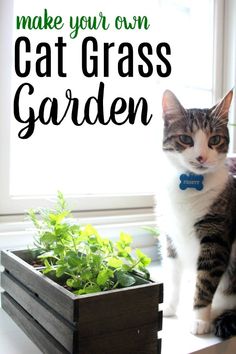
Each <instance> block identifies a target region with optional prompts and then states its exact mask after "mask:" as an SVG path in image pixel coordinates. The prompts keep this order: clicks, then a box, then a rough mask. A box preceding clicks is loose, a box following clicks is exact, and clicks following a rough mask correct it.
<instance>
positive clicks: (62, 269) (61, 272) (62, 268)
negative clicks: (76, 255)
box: [56, 266, 67, 278]
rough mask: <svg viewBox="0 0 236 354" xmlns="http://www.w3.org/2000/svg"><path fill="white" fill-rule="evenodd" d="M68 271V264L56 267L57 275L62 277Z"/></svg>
mask: <svg viewBox="0 0 236 354" xmlns="http://www.w3.org/2000/svg"><path fill="white" fill-rule="evenodd" d="M66 271H67V267H66V266H59V267H58V268H57V269H56V276H57V277H58V278H60V277H61V276H62V275H64V274H65V272H66Z"/></svg>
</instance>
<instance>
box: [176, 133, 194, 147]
mask: <svg viewBox="0 0 236 354" xmlns="http://www.w3.org/2000/svg"><path fill="white" fill-rule="evenodd" d="M179 141H180V142H181V143H182V144H185V145H191V146H192V145H193V139H192V137H191V136H189V135H179Z"/></svg>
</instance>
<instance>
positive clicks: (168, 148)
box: [163, 91, 233, 174]
mask: <svg viewBox="0 0 236 354" xmlns="http://www.w3.org/2000/svg"><path fill="white" fill-rule="evenodd" d="M232 95H233V93H232V91H230V92H229V93H228V94H227V95H226V96H225V97H224V99H223V100H222V101H221V102H220V103H219V104H218V105H216V106H214V107H213V108H211V109H184V108H183V106H182V105H181V104H180V102H179V101H178V99H177V98H176V96H175V95H174V94H173V93H172V92H171V91H165V93H164V95H163V119H164V136H163V150H164V151H165V152H166V154H167V156H168V157H169V159H170V160H171V161H172V164H173V165H175V166H176V168H178V169H179V170H180V171H183V172H184V171H189V172H193V173H196V174H205V173H208V172H212V171H214V170H216V169H217V168H218V167H219V166H221V165H222V164H223V163H224V160H225V156H226V153H227V151H228V145H229V132H228V128H227V123H228V111H229V107H230V103H231V99H232Z"/></svg>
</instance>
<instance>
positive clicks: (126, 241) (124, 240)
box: [120, 232, 133, 246]
mask: <svg viewBox="0 0 236 354" xmlns="http://www.w3.org/2000/svg"><path fill="white" fill-rule="evenodd" d="M120 241H122V243H124V244H125V245H126V246H129V245H130V244H131V242H132V241H133V239H132V236H130V235H129V234H126V233H125V232H121V233H120Z"/></svg>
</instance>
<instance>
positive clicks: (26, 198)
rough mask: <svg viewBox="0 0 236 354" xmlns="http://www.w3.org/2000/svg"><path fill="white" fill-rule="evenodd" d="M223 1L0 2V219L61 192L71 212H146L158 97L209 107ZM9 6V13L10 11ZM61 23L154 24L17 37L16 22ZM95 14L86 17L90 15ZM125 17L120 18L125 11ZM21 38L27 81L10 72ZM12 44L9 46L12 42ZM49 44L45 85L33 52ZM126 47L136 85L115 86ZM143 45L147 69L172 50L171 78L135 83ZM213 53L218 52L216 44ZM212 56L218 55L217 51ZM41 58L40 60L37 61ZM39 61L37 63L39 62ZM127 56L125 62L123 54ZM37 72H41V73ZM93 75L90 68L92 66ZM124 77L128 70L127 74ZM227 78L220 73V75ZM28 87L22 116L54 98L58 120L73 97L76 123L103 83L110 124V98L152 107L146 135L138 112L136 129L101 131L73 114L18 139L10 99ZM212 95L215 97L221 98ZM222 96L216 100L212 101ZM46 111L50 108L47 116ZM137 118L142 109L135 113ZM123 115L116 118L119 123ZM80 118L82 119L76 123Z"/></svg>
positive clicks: (154, 178)
mask: <svg viewBox="0 0 236 354" xmlns="http://www.w3.org/2000/svg"><path fill="white" fill-rule="evenodd" d="M219 3H222V2H219V1H214V0H199V1H190V0H180V1H177V0H167V1H164V0H159V1H150V2H143V1H136V2H135V8H133V6H132V4H131V2H130V3H128V2H127V1H124V0H121V1H119V2H118V4H112V6H110V4H109V3H108V2H106V1H105V0H104V1H100V2H99V6H98V5H97V2H94V4H96V5H94V6H91V1H87V2H83V3H80V4H79V3H78V1H70V6H68V3H65V2H64V1H50V2H48V1H40V2H36V3H35V4H34V6H33V7H32V2H31V1H30V0H23V1H21V2H18V1H14V2H9V1H7V0H4V1H2V2H1V11H0V17H1V21H0V25H1V32H0V36H1V44H0V45H1V48H0V50H1V51H0V53H1V66H0V68H1V69H0V70H1V82H0V85H1V86H0V91H1V95H0V96H1V97H0V100H1V101H0V103H1V106H0V110H1V112H0V113H1V120H0V138H1V139H0V168H1V169H0V177H1V185H0V194H1V200H0V214H17V213H22V212H24V210H25V209H26V208H28V207H34V206H38V205H42V206H43V205H45V203H47V199H50V197H51V196H52V195H55V193H56V192H57V190H61V191H62V192H63V193H64V194H65V195H66V196H67V197H68V198H69V199H70V200H71V205H72V207H73V208H74V209H77V210H78V209H79V210H101V209H103V210H104V209H106V210H108V209H109V210H110V209H124V208H125V209H129V208H152V206H153V193H154V192H155V185H156V183H158V169H159V168H160V167H159V165H160V164H159V163H158V158H157V150H158V148H159V144H160V142H161V130H162V128H161V123H162V120H161V95H162V92H163V90H164V89H165V88H170V89H172V90H173V91H174V92H176V94H177V96H178V97H179V98H180V100H182V102H183V104H185V105H186V106H192V105H194V106H197V105H199V106H201V107H203V106H210V105H212V103H213V102H214V101H215V96H217V95H218V96H220V95H221V94H222V91H223V89H222V85H221V84H220V86H221V88H220V89H219V80H218V81H217V82H216V79H215V78H216V77H217V78H218V79H219V77H220V83H222V75H221V74H219V70H218V67H217V65H218V66H219V63H218V62H217V65H216V61H215V57H216V55H217V57H218V56H219V55H220V56H222V50H221V51H220V49H219V48H221V49H222V48H223V46H221V42H222V41H223V38H221V37H222V36H220V34H219V33H220V31H219V30H218V26H219V25H220V24H221V23H222V21H223V20H222V19H223V12H220V11H218V12H217V9H218V8H219V6H220V5H219ZM13 4H14V5H13ZM44 9H47V10H48V13H49V15H52V16H57V15H61V16H62V17H63V19H64V20H65V22H66V21H68V18H69V16H70V15H74V16H76V15H78V16H81V15H87V16H88V15H95V16H98V14H99V12H100V11H102V12H103V15H105V16H106V17H107V19H108V20H111V19H114V18H115V16H117V15H119V14H121V13H122V15H124V16H127V18H128V17H132V16H134V15H139V14H142V15H144V14H146V15H147V17H148V20H149V22H150V28H149V29H148V30H146V31H145V30H142V31H139V32H137V30H133V31H132V30H129V31H125V30H112V29H109V30H107V31H102V30H101V29H98V30H97V31H90V32H89V30H87V31H82V30H81V31H80V32H79V33H78V36H77V37H76V38H75V39H71V38H69V33H70V31H69V29H68V26H67V27H66V26H65V27H64V28H63V29H61V30H60V31H58V32H56V30H51V31H49V30H47V31H44V30H41V31H39V30H15V27H16V26H15V22H16V16H27V15H30V16H39V15H41V16H43V14H44ZM91 9H92V10H91ZM121 10H122V11H121ZM19 36H27V37H28V38H29V40H30V46H31V51H30V53H25V52H24V45H22V46H21V51H22V52H21V58H22V62H21V66H22V67H21V68H22V70H24V65H25V62H24V60H30V61H31V71H30V74H29V75H28V76H27V77H25V78H22V77H19V76H17V75H16V73H15V70H14V51H13V48H14V43H15V40H16V38H18V37H19ZM58 36H62V37H63V40H64V42H65V43H66V44H67V47H65V48H64V57H63V58H64V64H63V65H64V71H65V72H66V73H67V77H60V76H59V75H58V71H57V70H58V68H57V65H58V64H57V47H56V46H55V42H56V41H57V40H58ZM86 36H94V37H96V39H97V41H98V77H85V76H84V75H83V73H82V72H81V52H80V51H81V43H82V41H83V39H84V38H85V37H86ZM12 38H13V39H12ZM40 42H47V43H49V45H50V48H51V60H52V62H51V69H52V72H51V77H48V78H47V77H38V76H37V75H36V72H35V65H36V64H35V63H36V60H37V59H38V58H39V55H38V54H37V53H36V46H37V44H38V43H40ZM105 42H106V43H112V42H114V43H115V45H114V47H112V48H110V50H109V53H110V54H109V55H110V58H109V77H104V72H103V67H104V62H103V61H104V53H103V50H104V49H103V43H105ZM122 42H129V43H132V45H133V49H134V63H133V66H134V74H133V77H122V78H121V77H120V76H119V75H118V72H117V70H118V69H117V65H118V64H117V63H118V61H119V59H120V57H121V55H120V54H119V53H118V46H119V45H120V44H121V43H122ZM142 42H149V43H150V44H151V46H152V48H153V54H152V55H150V61H151V62H152V65H156V64H160V62H158V58H157V57H156V56H155V54H154V53H155V48H156V46H157V44H158V43H159V42H167V43H169V44H170V47H171V55H170V57H169V58H168V60H169V61H170V63H171V67H172V73H171V75H170V76H169V77H168V78H160V77H159V76H158V75H156V74H153V75H151V76H150V77H141V76H140V75H139V74H138V65H139V64H141V62H140V58H139V56H138V54H137V48H138V45H139V44H140V43H142ZM216 44H217V45H216ZM216 48H218V49H217V50H218V52H217V51H216ZM42 54H45V53H44V52H42ZM42 54H41V56H42ZM125 54H127V53H125ZM43 65H44V64H42V71H43V70H45V67H44V66H43ZM88 65H90V66H89V70H91V68H92V67H91V65H92V62H89V63H88ZM125 70H127V68H125ZM222 74H223V73H222ZM24 82H29V83H30V84H32V85H33V87H34V94H32V95H30V96H29V95H28V94H27V90H25V91H23V93H22V96H21V102H20V110H21V114H22V116H23V117H27V115H28V112H29V106H30V107H32V108H33V109H34V111H35V115H36V116H37V114H38V110H39V105H40V103H41V101H42V100H43V99H44V98H45V97H50V98H53V97H55V98H56V99H58V112H59V113H58V114H59V115H60V117H62V115H63V112H65V108H66V104H67V101H66V97H65V92H66V90H67V89H68V88H69V89H71V92H72V95H73V97H77V98H79V115H81V116H80V117H82V114H83V106H84V104H85V102H86V99H87V98H88V97H90V96H96V95H98V88H99V84H100V82H104V85H105V86H104V112H105V115H108V112H109V108H110V105H111V103H112V101H113V100H114V98H115V97H118V96H120V97H124V98H125V99H126V100H128V98H129V97H133V98H134V101H135V102H136V103H137V101H138V99H139V98H140V97H141V96H142V97H145V98H147V101H148V114H149V115H150V114H153V118H152V120H151V122H150V124H148V125H147V126H144V125H142V124H141V122H140V112H139V114H137V116H136V119H137V121H136V122H135V124H134V125H129V124H124V125H120V126H115V125H114V124H108V125H106V126H102V125H99V124H95V125H88V124H87V125H86V124H83V125H81V126H79V127H77V126H75V125H74V124H73V123H72V121H71V116H70V114H71V112H69V111H68V115H67V116H66V117H65V119H64V120H63V122H62V123H61V124H60V125H58V126H53V125H52V124H48V125H43V124H40V122H39V121H37V122H36V123H35V129H34V133H33V134H32V135H31V136H30V137H29V138H28V139H19V137H18V133H19V131H20V130H21V129H22V128H23V127H24V124H23V123H19V122H17V121H16V119H15V118H14V115H13V98H14V95H15V92H16V90H17V88H18V87H19V85H21V84H22V83H24ZM217 90H218V91H217ZM217 92H218V93H219V94H218V93H217ZM47 109H48V107H47ZM139 109H140V107H139ZM91 115H93V117H96V101H95V100H94V101H93V105H92V109H91ZM124 117H125V116H123V117H122V116H121V118H122V119H124ZM80 119H81V118H80Z"/></svg>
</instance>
